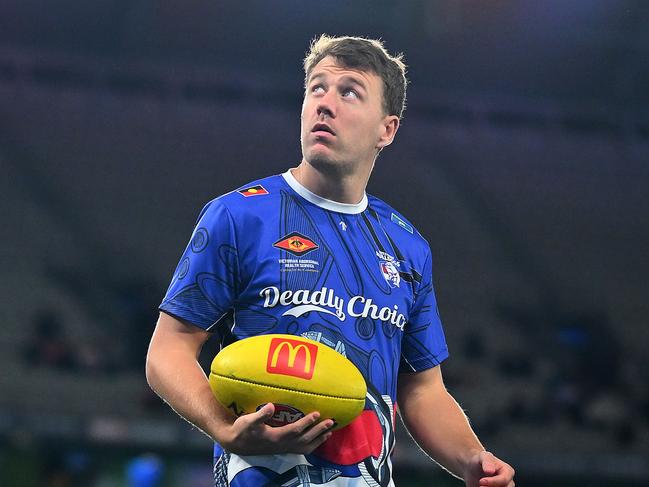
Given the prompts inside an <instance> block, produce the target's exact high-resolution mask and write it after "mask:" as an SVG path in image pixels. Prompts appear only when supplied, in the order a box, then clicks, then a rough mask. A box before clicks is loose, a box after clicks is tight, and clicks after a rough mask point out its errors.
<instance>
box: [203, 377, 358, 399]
mask: <svg viewBox="0 0 649 487" xmlns="http://www.w3.org/2000/svg"><path fill="white" fill-rule="evenodd" d="M212 375H214V376H215V377H220V378H222V379H227V380H231V381H235V382H243V383H244V384H254V385H256V386H262V387H268V388H269V389H277V390H280V391H289V392H295V393H297V394H304V395H307V396H320V397H326V398H330V399H343V400H345V401H364V400H365V398H364V397H363V398H360V397H345V396H332V395H329V394H320V393H318V392H307V391H298V390H297V389H289V388H288V387H278V386H271V385H268V384H263V383H261V382H253V381H250V380H243V379H236V378H234V377H228V376H227V375H221V374H215V373H212Z"/></svg>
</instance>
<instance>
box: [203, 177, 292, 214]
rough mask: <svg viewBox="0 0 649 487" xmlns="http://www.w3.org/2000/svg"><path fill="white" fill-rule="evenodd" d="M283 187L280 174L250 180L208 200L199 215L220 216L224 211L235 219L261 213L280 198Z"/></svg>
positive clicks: (282, 179)
mask: <svg viewBox="0 0 649 487" xmlns="http://www.w3.org/2000/svg"><path fill="white" fill-rule="evenodd" d="M284 187H285V183H284V178H283V177H282V176H281V175H273V176H268V177H266V178H262V179H257V180H255V181H251V182H249V183H247V184H244V185H243V186H240V187H239V188H237V189H234V190H232V191H230V192H229V193H225V194H223V195H221V196H219V197H217V198H214V199H213V200H211V201H209V202H208V203H207V204H206V205H205V207H204V208H203V211H202V212H201V217H202V216H203V215H206V214H207V215H209V214H217V215H218V216H220V215H222V214H223V213H224V212H225V213H227V214H229V215H230V216H231V217H232V218H234V219H235V220H236V219H238V218H239V217H243V216H245V215H246V214H255V215H258V214H259V213H262V214H263V213H264V212H265V211H267V209H269V208H270V207H272V206H273V204H274V203H276V202H277V201H279V200H280V197H281V191H282V189H284Z"/></svg>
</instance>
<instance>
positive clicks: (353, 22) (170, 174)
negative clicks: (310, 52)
mask: <svg viewBox="0 0 649 487" xmlns="http://www.w3.org/2000/svg"><path fill="white" fill-rule="evenodd" d="M321 32H327V33H330V34H354V35H366V36H371V37H381V38H383V39H384V40H385V41H386V44H387V47H388V49H389V50H390V51H391V52H395V51H403V52H405V54H406V59H407V62H408V64H409V66H410V68H409V73H410V79H411V84H410V89H409V107H408V110H407V113H406V118H405V120H404V123H403V125H402V128H401V130H400V132H399V135H398V137H397V140H396V142H395V144H394V145H393V146H392V147H390V148H389V149H388V150H387V151H386V152H385V153H384V154H383V155H382V156H381V157H380V159H379V160H378V163H377V167H376V169H375V174H374V176H373V179H372V181H371V184H370V192H372V193H374V194H376V195H377V196H380V197H383V198H385V199H386V200H387V201H389V202H390V203H392V204H393V205H394V206H395V207H396V208H397V209H399V210H400V211H402V212H403V213H405V214H406V215H408V216H409V217H410V218H411V219H412V220H413V222H414V223H415V224H416V225H417V226H418V227H419V229H420V230H421V231H422V233H423V234H424V235H425V236H426V237H427V238H428V240H429V241H430V243H431V246H432V249H433V254H434V256H435V268H434V272H435V282H436V285H437V294H438V300H439V302H440V308H441V313H442V317H443V320H444V323H445V329H446V333H447V338H448V341H449V345H450V349H451V359H450V360H448V361H447V362H446V363H445V365H444V372H445V377H446V381H447V385H448V387H449V389H450V390H451V392H452V393H453V394H454V395H455V396H456V398H457V399H458V400H459V401H460V403H461V404H462V405H463V407H464V408H465V409H466V411H467V413H468V414H469V416H470V417H471V418H472V421H473V424H474V426H475V429H476V430H477V432H478V433H479V435H480V436H481V438H482V440H483V441H484V443H485V444H486V445H487V446H488V447H489V448H490V449H492V450H494V451H496V452H497V453H498V454H499V455H500V456H502V457H503V458H506V459H508V460H509V461H510V462H511V463H512V464H513V465H514V466H515V467H516V468H517V471H518V474H517V485H521V486H527V487H529V486H541V485H543V486H553V487H557V486H584V485H589V486H591V487H592V486H606V487H609V486H618V485H619V486H646V485H649V462H647V458H649V420H648V418H649V367H647V363H646V360H647V345H648V344H649V326H647V325H648V322H647V316H648V315H649V285H648V282H649V281H648V279H647V275H648V273H649V254H648V248H649V197H648V190H649V88H648V87H649V2H646V1H642V0H617V1H612V0H589V1H586V0H573V1H569V2H565V1H561V0H546V1H543V2H538V1H531V0H519V1H502V0H500V1H499V0H492V1H478V0H472V1H469V0H462V1H457V0H430V1H426V0H412V1H403V2H395V1H386V0H374V1H360V0H357V1H353V2H352V1H343V0H328V1H326V2H312V1H298V0H291V1H289V0H273V1H268V0H265V1H262V0H245V1H244V0H241V1H219V0H213V1H211V2H208V1H205V0H190V1H184V2H181V1H178V0H176V1H163V2H153V1H146V0H132V1H120V0H94V1H92V2H80V1H74V0H61V1H58V2H44V1H39V0H2V2H0V168H1V174H2V177H1V178H0V192H1V194H2V203H1V205H0V208H1V213H0V217H1V225H2V239H1V240H0V252H1V254H0V255H1V256H2V257H1V261H0V262H1V267H0V268H1V271H0V272H1V279H0V289H1V295H2V306H1V307H0V316H1V325H0V485H2V486H61V487H65V486H100V487H108V486H122V485H138V486H145V485H165V486H208V485H210V478H211V446H210V442H209V441H208V440H207V439H206V438H204V437H203V436H202V435H201V434H199V433H197V432H196V431H195V430H192V429H191V428H190V427H189V426H188V425H186V424H184V423H183V422H182V421H181V420H179V419H178V418H177V417H176V416H175V415H174V414H173V413H172V412H170V411H169V410H168V409H167V408H166V406H164V405H163V404H161V402H160V400H159V399H157V397H155V396H154V395H153V394H152V393H151V392H150V391H149V390H148V387H147V385H146V382H145V379H144V374H143V363H144V355H145V350H146V345H147V342H148V339H149V336H150V334H151V331H152V329H153V326H154V322H155V319H156V316H157V312H156V307H157V304H158V303H159V301H160V299H161V297H162V295H163V293H164V291H165V289H166V285H167V282H168V280H169V279H170V276H171V274H172V272H173V270H174V268H175V266H176V263H177V259H178V257H179V256H180V253H181V251H182V249H183V247H184V245H185V243H186V241H187V239H188V238H189V235H190V232H191V229H192V226H193V223H194V221H195V217H196V215H197V214H198V212H199V210H200V208H201V207H202V205H203V204H204V203H205V202H206V201H208V200H209V199H211V198H213V197H215V196H217V195H219V194H221V193H223V192H226V191H229V190H231V189H233V188H235V187H237V186H239V185H241V184H244V183H246V182H248V181H250V180H252V179H256V178H259V177H263V176H266V175H270V174H273V173H278V172H282V171H284V170H285V169H286V168H287V167H289V166H291V165H294V164H296V163H297V162H298V161H299V158H300V148H299V140H298V137H299V110H300V104H301V95H302V93H301V91H302V88H301V86H302V72H301V64H300V63H301V59H302V56H303V54H304V51H305V50H306V48H307V46H308V43H309V41H310V39H311V38H313V37H314V36H315V35H317V34H319V33H321ZM214 352H215V350H214V348H212V347H209V346H208V347H207V350H206V351H205V354H204V355H205V357H203V360H204V361H209V359H210V358H211V355H213V354H214ZM431 414H434V411H431ZM400 433H401V440H400V442H399V443H398V445H397V450H396V454H395V467H396V478H397V481H398V485H400V486H405V487H408V486H431V485H438V486H447V485H448V486H459V485H461V483H460V482H459V481H457V480H454V479H452V478H450V477H448V476H446V475H444V474H442V473H441V471H440V469H439V468H438V467H437V466H435V465H434V464H432V463H431V462H430V461H429V460H428V459H426V458H425V457H424V456H423V455H422V454H421V453H419V452H418V450H417V449H416V447H415V446H414V445H413V444H412V443H411V442H410V440H409V438H408V437H407V434H406V433H405V432H404V429H403V428H401V431H400ZM156 477H159V482H158V484H154V483H147V482H154V481H155V480H156ZM129 478H130V481H129ZM129 482H131V483H129Z"/></svg>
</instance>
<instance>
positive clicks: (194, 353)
mask: <svg viewBox="0 0 649 487" xmlns="http://www.w3.org/2000/svg"><path fill="white" fill-rule="evenodd" d="M209 337H210V334H209V333H208V332H206V331H204V330H202V329H200V328H198V327H196V326H194V325H191V324H189V323H183V322H182V321H179V320H178V319H176V318H174V317H172V316H170V315H168V314H166V313H160V319H159V320H158V324H157V325H156V329H155V331H154V333H153V337H152V338H151V344H150V345H149V352H148V354H147V360H146V377H147V381H148V382H149V385H150V386H151V388H152V389H153V390H154V391H155V392H156V394H158V395H159V396H160V397H161V398H162V399H164V400H165V401H166V402H167V403H168V404H169V405H170V406H171V407H172V408H173V409H174V410H175V411H176V412H177V413H178V414H179V415H180V416H182V417H183V418H185V419H186V420H187V421H189V422H190V423H192V424H193V425H195V426H196V427H197V428H199V429H200V430H201V431H203V432H204V433H205V434H207V435H208V436H210V437H211V438H212V439H214V440H215V441H217V442H218V443H220V444H221V445H222V446H223V447H224V448H225V449H226V450H228V451H230V452H233V453H238V454H242V455H260V454H272V453H288V452H292V453H308V452H310V451H312V450H314V449H315V448H317V447H318V446H320V444H322V443H323V442H324V441H326V440H327V438H328V437H329V436H330V433H329V432H328V431H329V429H330V428H331V426H332V425H333V422H332V421H330V420H326V421H322V422H320V423H318V424H316V422H317V421H318V419H319V415H318V413H311V414H308V415H306V416H305V417H304V418H302V419H300V420H299V421H296V422H295V423H293V424H290V425H286V426H283V427H281V428H271V427H270V426H267V425H266V424H265V421H266V420H267V419H268V418H270V417H271V416H272V415H273V413H274V407H273V406H272V404H271V405H267V406H266V407H264V408H262V409H260V410H259V411H257V412H256V413H252V414H247V415H245V416H241V417H240V418H236V419H235V417H234V415H233V414H232V413H231V412H229V411H227V410H226V409H225V408H223V407H222V406H221V405H220V404H219V403H218V402H217V400H216V399H215V398H214V395H213V394H212V390H211V389H210V386H209V382H208V381H207V377H206V376H205V373H204V372H203V369H202V368H201V366H200V365H199V363H198V355H199V353H200V351H201V348H202V347H203V345H204V344H205V342H206V341H207V340H208V338H209Z"/></svg>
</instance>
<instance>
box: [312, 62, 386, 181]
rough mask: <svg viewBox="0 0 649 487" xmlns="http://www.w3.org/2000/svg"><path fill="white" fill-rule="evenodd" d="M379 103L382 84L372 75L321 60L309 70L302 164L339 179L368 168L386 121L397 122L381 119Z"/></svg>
mask: <svg viewBox="0 0 649 487" xmlns="http://www.w3.org/2000/svg"><path fill="white" fill-rule="evenodd" d="M382 101H383V82H382V80H381V78H380V77H379V76H378V75H376V74H374V73H373V72H368V71H361V70H358V69H353V68H346V67H343V66H341V65H339V64H337V63H336V60H335V59H334V58H332V57H330V56H327V57H325V58H324V59H323V60H322V61H320V62H319V63H318V64H316V65H315V66H314V67H313V69H312V70H311V74H310V76H309V79H308V80H307V84H306V92H305V95H304V102H303V104H302V131H301V132H302V133H301V141H302V155H303V157H304V159H305V160H306V161H307V162H309V163H310V164H311V165H312V166H314V167H315V168H317V169H320V170H324V171H328V172H332V171H333V172H336V173H339V174H340V173H342V174H349V173H353V172H354V171H355V170H357V168H359V167H371V165H372V164H373V162H374V159H375V158H376V155H377V152H378V150H379V149H380V148H381V147H383V146H384V145H387V143H385V140H384V138H385V130H386V127H385V124H386V121H387V120H389V119H394V118H397V117H396V116H386V115H385V114H384V112H383V103H382ZM397 125H398V123H397ZM392 137H394V134H392V136H391V137H390V142H391V141H392ZM388 143H389V142H388Z"/></svg>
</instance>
